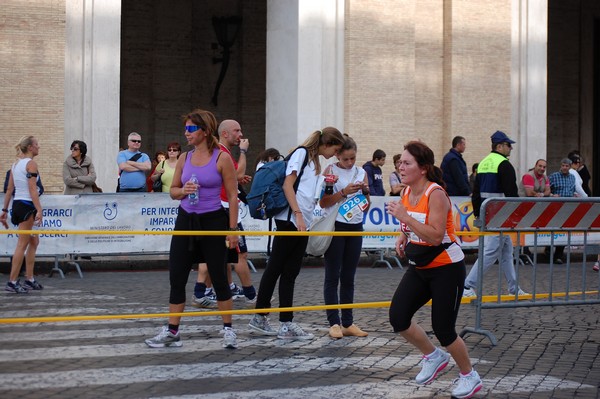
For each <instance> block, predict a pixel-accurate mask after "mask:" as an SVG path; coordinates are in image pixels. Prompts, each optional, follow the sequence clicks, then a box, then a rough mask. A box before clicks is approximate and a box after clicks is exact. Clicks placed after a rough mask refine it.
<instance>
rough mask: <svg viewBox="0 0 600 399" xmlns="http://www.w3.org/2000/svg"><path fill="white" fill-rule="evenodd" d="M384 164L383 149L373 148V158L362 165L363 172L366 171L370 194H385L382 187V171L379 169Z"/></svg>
mask: <svg viewBox="0 0 600 399" xmlns="http://www.w3.org/2000/svg"><path fill="white" fill-rule="evenodd" d="M384 164H385V152H384V151H383V150H375V152H374V153H373V159H372V160H371V161H369V162H367V163H365V164H364V165H363V166H362V167H363V169H364V170H365V172H367V178H368V179H369V191H370V194H371V196H377V195H379V196H384V195H385V189H384V188H383V172H382V171H381V167H382V166H383V165H384Z"/></svg>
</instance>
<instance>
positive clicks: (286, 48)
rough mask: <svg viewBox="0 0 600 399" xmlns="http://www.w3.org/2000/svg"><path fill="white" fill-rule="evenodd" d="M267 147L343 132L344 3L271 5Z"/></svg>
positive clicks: (278, 0)
mask: <svg viewBox="0 0 600 399" xmlns="http://www.w3.org/2000/svg"><path fill="white" fill-rule="evenodd" d="M266 97H267V100H266V147H275V148H277V149H279V151H280V152H282V153H284V154H285V153H287V152H288V150H290V149H291V148H293V147H295V146H296V145H297V144H299V143H301V142H302V141H304V139H305V138H306V137H307V136H308V135H309V134H310V133H312V132H313V131H315V130H317V129H320V128H322V127H325V126H335V127H337V128H338V129H340V130H341V131H343V129H344V126H343V124H344V102H343V99H344V0H302V1H300V0H268V2H267V94H266Z"/></svg>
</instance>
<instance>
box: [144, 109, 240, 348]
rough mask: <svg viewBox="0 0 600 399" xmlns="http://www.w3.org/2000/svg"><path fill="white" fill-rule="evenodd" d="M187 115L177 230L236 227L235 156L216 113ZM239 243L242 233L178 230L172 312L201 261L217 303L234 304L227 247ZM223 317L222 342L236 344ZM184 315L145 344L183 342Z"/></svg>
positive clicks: (172, 258) (172, 260) (176, 182)
mask: <svg viewBox="0 0 600 399" xmlns="http://www.w3.org/2000/svg"><path fill="white" fill-rule="evenodd" d="M184 121H185V137H186V139H187V142H188V144H189V145H192V146H194V149H193V150H192V151H190V152H187V153H183V154H182V155H181V156H180V157H179V159H178V160H177V166H176V168H175V174H174V176H173V184H172V185H171V191H170V194H171V198H173V199H175V200H181V204H180V206H179V209H178V214H177V219H176V221H175V230H176V231H180V230H197V231H203V232H205V231H223V230H229V231H237V230H238V227H237V220H238V206H237V177H236V173H235V169H234V167H233V162H232V160H231V157H228V156H221V154H222V152H221V151H220V150H219V143H218V142H217V139H216V137H215V136H214V135H213V134H214V132H215V131H216V129H217V121H216V119H215V117H214V115H213V114H212V113H210V112H209V111H204V110H201V109H196V110H194V111H192V112H191V113H189V114H188V115H186V116H185V117H184ZM194 179H195V181H194ZM184 182H185V183H184ZM222 185H225V190H226V192H227V197H228V199H229V216H228V215H227V213H226V212H225V210H224V209H223V206H222V205H221V196H220V193H221V186H222ZM237 245H238V236H237V235H228V236H226V237H223V236H222V235H214V236H213V235H201V236H185V235H174V236H173V237H172V238H171V248H170V251H169V279H170V283H171V293H170V298H169V312H170V313H181V312H183V310H184V308H185V298H186V296H185V286H186V284H187V281H188V277H189V274H190V271H191V269H192V264H193V263H200V262H205V263H207V265H208V273H209V275H210V278H211V280H212V283H213V287H214V290H215V292H216V293H217V307H218V308H219V310H221V311H224V310H231V309H232V308H233V301H232V299H231V290H230V289H229V284H228V283H227V271H226V264H225V257H226V251H227V248H235V247H236V246H237ZM222 319H223V326H224V328H223V332H224V338H223V347H224V348H232V349H233V348H236V347H237V339H236V335H235V332H234V331H233V328H232V324H231V319H232V318H231V315H230V314H229V315H223V316H222ZM180 321H181V316H170V317H169V324H168V326H164V327H163V329H162V331H161V332H160V333H159V334H158V335H157V336H155V337H154V338H150V339H147V340H146V341H145V342H146V344H147V345H148V346H150V347H152V348H162V347H165V346H181V345H182V342H181V338H180V335H179V323H180Z"/></svg>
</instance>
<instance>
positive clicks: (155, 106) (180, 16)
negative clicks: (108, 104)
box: [119, 0, 267, 168]
mask: <svg viewBox="0 0 600 399" xmlns="http://www.w3.org/2000/svg"><path fill="white" fill-rule="evenodd" d="M213 19H218V20H230V19H235V20H237V21H241V23H240V24H239V26H238V28H239V31H238V32H237V34H236V36H235V38H234V40H232V43H228V44H230V47H228V49H227V56H228V59H227V61H228V65H227V69H226V73H225V74H224V76H222V75H223V74H222V70H223V68H222V65H223V59H224V48H223V38H220V37H219V36H218V34H217V27H216V26H215V24H214V23H213ZM266 20H267V5H266V0H231V1H226V2H223V1H216V0H178V1H170V0H168V1H167V0H123V1H122V21H121V103H120V108H121V111H120V132H119V136H120V141H121V143H120V144H121V145H124V144H125V143H126V138H127V135H128V134H129V133H130V132H132V131H136V132H139V133H140V134H141V135H142V138H143V144H142V151H143V152H146V153H147V154H148V155H149V156H150V157H151V158H152V157H153V156H154V154H155V152H156V151H159V150H162V151H165V150H166V145H167V144H168V143H169V142H172V141H178V142H180V143H181V144H182V145H183V144H185V140H184V136H183V130H182V129H183V128H182V122H181V119H180V117H181V115H184V114H186V113H187V112H189V111H190V110H192V109H194V108H203V109H207V110H209V111H211V112H213V113H214V114H215V116H216V117H217V120H218V121H221V120H223V119H235V120H237V121H239V122H240V124H241V126H242V130H243V132H244V135H245V136H246V137H247V138H249V139H250V149H249V154H248V159H249V160H253V159H254V158H255V157H256V155H257V154H258V153H259V152H260V151H261V150H262V149H264V140H265V138H264V132H265V93H266V79H265V76H266ZM217 83H218V88H219V90H218V103H217V104H218V105H217V104H215V101H214V96H215V91H216V87H217ZM184 149H185V147H184ZM249 163H252V164H253V162H249ZM252 166H253V165H248V167H249V168H250V167H252Z"/></svg>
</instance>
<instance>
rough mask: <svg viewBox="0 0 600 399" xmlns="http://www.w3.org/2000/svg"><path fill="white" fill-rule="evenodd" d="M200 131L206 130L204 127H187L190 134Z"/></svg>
mask: <svg viewBox="0 0 600 399" xmlns="http://www.w3.org/2000/svg"><path fill="white" fill-rule="evenodd" d="M200 129H202V130H204V128H203V127H202V126H196V125H187V126H186V127H185V131H186V132H188V133H194V132H196V131H198V130H200Z"/></svg>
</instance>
